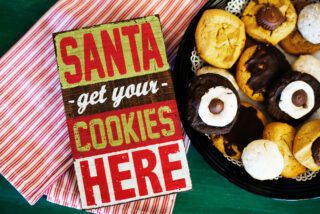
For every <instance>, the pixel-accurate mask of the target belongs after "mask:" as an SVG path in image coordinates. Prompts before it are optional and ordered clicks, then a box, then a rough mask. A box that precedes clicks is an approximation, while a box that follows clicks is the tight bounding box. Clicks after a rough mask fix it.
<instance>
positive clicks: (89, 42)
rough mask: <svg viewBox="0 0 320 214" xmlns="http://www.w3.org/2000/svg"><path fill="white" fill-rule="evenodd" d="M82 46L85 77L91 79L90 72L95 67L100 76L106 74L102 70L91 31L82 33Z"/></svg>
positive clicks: (103, 76)
mask: <svg viewBox="0 0 320 214" xmlns="http://www.w3.org/2000/svg"><path fill="white" fill-rule="evenodd" d="M83 48H84V65H85V79H86V80H87V81H90V80H91V72H92V70H93V69H96V70H97V72H98V75H99V77H100V78H105V76H106V74H105V72H104V70H103V67H102V63H101V59H100V56H99V52H98V50H97V46H96V43H95V41H94V38H93V35H92V34H91V33H86V34H84V35H83ZM91 56H92V57H91Z"/></svg>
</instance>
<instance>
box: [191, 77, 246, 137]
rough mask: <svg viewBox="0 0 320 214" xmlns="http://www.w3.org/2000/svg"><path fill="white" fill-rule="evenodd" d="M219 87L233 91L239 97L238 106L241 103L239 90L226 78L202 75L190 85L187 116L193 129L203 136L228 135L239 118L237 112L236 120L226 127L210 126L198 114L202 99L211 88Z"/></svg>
mask: <svg viewBox="0 0 320 214" xmlns="http://www.w3.org/2000/svg"><path fill="white" fill-rule="evenodd" d="M217 86H223V87H225V88H229V89H231V90H232V91H233V93H234V94H235V95H236V97H237V101H238V104H239V103H240V101H239V95H238V92H237V90H236V89H235V88H234V87H233V85H232V83H231V82H230V81H229V80H228V79H226V78H225V77H223V76H221V75H217V74H212V73H208V74H202V75H200V76H196V77H194V78H193V79H192V81H191V83H190V87H189V91H188V103H187V115H188V121H189V123H190V125H191V127H193V128H194V129H195V130H197V131H198V132H201V133H203V134H215V135H220V134H226V133H228V132H229V131H230V130H231V128H232V127H233V125H234V123H235V121H236V118H237V116H238V112H237V114H236V117H235V118H234V120H233V121H232V122H231V123H229V124H228V125H226V126H224V127H215V126H210V125H207V124H206V123H205V122H203V121H202V119H201V118H200V116H199V114H198V109H199V105H200V101H201V98H202V96H203V95H204V94H205V93H206V92H208V91H209V89H210V88H213V87H217ZM238 110H239V106H238Z"/></svg>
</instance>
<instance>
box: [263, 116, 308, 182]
mask: <svg viewBox="0 0 320 214" xmlns="http://www.w3.org/2000/svg"><path fill="white" fill-rule="evenodd" d="M262 137H263V139H267V140H270V141H273V142H274V143H276V144H277V146H278V148H279V151H280V152H281V154H282V156H283V161H284V168H283V170H282V172H281V174H280V175H281V176H282V177H284V178H295V177H297V176H299V175H301V174H303V173H305V172H306V168H305V167H304V166H303V165H302V164H300V163H299V162H298V161H297V160H296V159H295V157H294V156H293V152H292V147H293V141H294V137H295V129H294V127H293V126H290V125H289V124H286V123H280V122H272V123H269V124H268V125H267V126H266V127H265V129H264V131H263V136H262Z"/></svg>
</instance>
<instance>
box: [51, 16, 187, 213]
mask: <svg viewBox="0 0 320 214" xmlns="http://www.w3.org/2000/svg"><path fill="white" fill-rule="evenodd" d="M54 43H55V48H56V58H57V64H58V69H59V77H60V82H61V88H62V96H63V102H64V107H65V113H66V118H67V125H68V130H69V137H70V144H71V148H72V154H73V158H74V167H75V171H76V176H77V181H78V187H79V191H80V197H81V201H82V207H83V208H84V209H89V208H95V207H100V206H107V205H112V204H118V203H124V202H128V201H133V200H138V199H143V198H148V197H155V196H159V195H165V194H169V193H173V192H180V191H185V190H189V189H191V180H190V175H189V169H188V164H187V160H186V155H185V150H184V146H183V142H182V134H181V130H180V121H179V114H178V110H177V106H176V102H175V96H174V91H173V85H172V81H171V76H170V71H169V69H170V68H169V65H168V62H167V58H166V52H165V46H164V40H163V35H162V31H161V25H160V21H159V17H158V16H149V17H144V18H139V19H133V20H129V21H123V22H118V23H110V24H104V25H99V26H94V27H90V28H81V29H77V30H73V31H66V32H60V33H56V34H54Z"/></svg>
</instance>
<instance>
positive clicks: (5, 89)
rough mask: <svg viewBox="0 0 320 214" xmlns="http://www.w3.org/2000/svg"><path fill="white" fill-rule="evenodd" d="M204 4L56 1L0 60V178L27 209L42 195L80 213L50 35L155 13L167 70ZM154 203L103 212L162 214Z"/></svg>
mask: <svg viewBox="0 0 320 214" xmlns="http://www.w3.org/2000/svg"><path fill="white" fill-rule="evenodd" d="M205 2H206V0H188V1H184V0H148V1H146V0H130V1H115V0H61V1H58V2H57V3H56V4H55V5H54V6H53V7H52V8H51V9H50V10H49V11H48V12H47V13H46V14H45V15H44V16H43V17H41V18H40V19H39V20H38V22H37V23H36V24H35V25H34V26H33V27H32V28H31V29H30V30H29V31H28V32H27V33H26V34H25V35H24V36H23V37H22V38H21V39H20V40H19V41H18V42H17V43H16V44H15V45H14V46H13V47H12V48H11V49H10V50H9V51H8V52H7V53H6V54H5V55H4V56H3V57H2V58H1V59H0V78H1V82H0V119H1V123H0V173H1V174H2V175H3V176H4V177H5V178H6V179H7V180H8V181H9V182H10V183H11V184H12V185H13V186H14V187H15V188H16V189H17V190H18V191H19V192H20V193H21V194H22V195H23V197H25V198H26V200H27V201H28V202H29V203H30V204H34V203H35V202H36V201H37V200H39V199H40V198H41V196H42V195H43V194H44V193H45V192H46V191H47V192H48V199H49V200H50V201H52V202H55V203H58V204H61V205H66V206H71V207H75V208H80V207H79V206H80V203H79V200H77V199H78V197H79V195H78V194H79V193H78V192H77V188H76V185H75V180H74V174H73V171H72V169H70V167H71V166H72V158H71V151H70V147H69V142H68V132H67V127H66V123H65V115H64V108H63V102H62V96H61V90H60V84H59V79H58V71H57V66H56V62H55V54H54V46H53V41H52V33H53V32H59V31H65V30H71V29H75V28H79V27H85V26H91V25H96V24H101V23H107V22H112V21H119V20H124V19H130V18H135V17H140V16H146V15H151V14H159V15H160V20H161V24H162V27H163V33H164V38H165V43H166V48H167V55H168V59H169V61H170V62H171V63H172V62H173V61H174V56H175V54H176V51H177V46H178V44H179V41H180V39H181V37H182V35H183V33H184V31H185V29H186V27H187V26H188V23H189V22H190V20H191V19H192V17H193V16H194V14H195V13H196V12H197V11H199V9H200V8H201V7H202V6H203V4H204V3H205ZM68 170H69V171H68ZM61 176H62V177H61ZM59 178H60V179H59ZM58 179H59V181H57V180H58ZM52 185H53V186H52ZM58 189H60V190H59V191H58ZM159 198H162V199H161V200H166V201H171V202H170V203H169V202H168V203H167V202H165V203H163V202H162V204H164V205H163V206H164V207H165V208H164V209H163V210H162V211H163V212H168V210H170V209H171V210H172V208H169V209H167V207H169V206H172V205H173V201H174V198H175V196H174V195H173V196H170V197H159ZM156 200H157V202H155V201H156ZM159 200H160V199H158V198H157V199H154V200H153V199H152V200H145V201H141V202H138V203H139V205H137V203H135V204H134V205H133V204H132V203H128V204H124V205H118V206H114V207H110V208H103V209H101V210H103V211H101V212H103V213H105V212H109V209H112V212H115V210H118V211H120V210H123V209H126V210H132V209H133V210H140V211H141V210H146V209H148V210H149V211H150V209H151V210H152V209H153V210H155V212H158V211H159V212H162V211H161V208H160V210H158V209H159V204H157V203H160V202H159ZM146 201H149V202H146ZM137 206H139V207H141V208H139V209H138V208H137ZM160 207H161V206H160ZM96 212H100V211H96ZM169 212H170V211H169Z"/></svg>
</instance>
